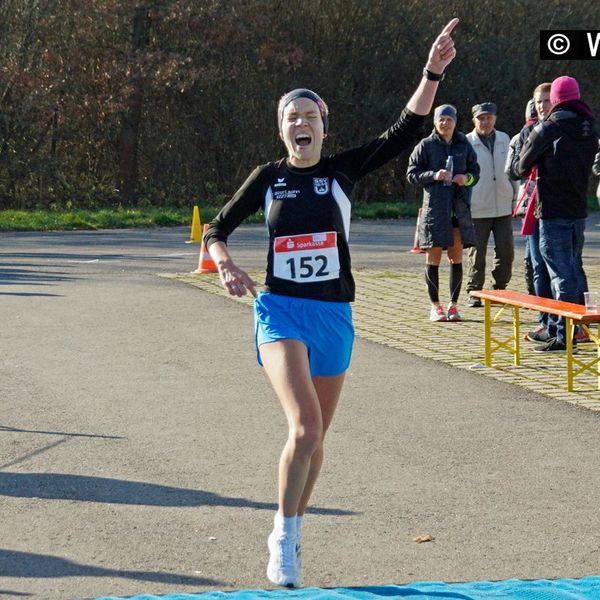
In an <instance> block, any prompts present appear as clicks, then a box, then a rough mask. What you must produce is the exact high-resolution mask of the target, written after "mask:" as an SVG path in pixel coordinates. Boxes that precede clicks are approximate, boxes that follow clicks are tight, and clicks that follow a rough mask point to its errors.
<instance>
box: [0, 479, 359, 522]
mask: <svg viewBox="0 0 600 600" xmlns="http://www.w3.org/2000/svg"><path fill="white" fill-rule="evenodd" d="M0 496H12V497H15V498H41V499H44V500H76V501H79V502H105V503H107V504H131V505H142V506H180V507H186V506H194V507H196V506H230V507H233V508H255V509H264V510H277V505H276V504H275V503H272V502H257V501H254V500H248V499H246V498H230V497H227V496H220V495H219V494H215V493H212V492H206V491H203V490H191V489H186V488H176V487H171V486H166V485H157V484H154V483H141V482H138V481H123V480H120V479H108V478H105V477H89V476H85V475H69V474H62V473H7V472H0ZM309 512H311V513H313V514H319V515H338V516H342V515H352V514H356V513H354V512H352V511H346V510H340V509H335V508H319V507H311V508H310V509H309Z"/></svg>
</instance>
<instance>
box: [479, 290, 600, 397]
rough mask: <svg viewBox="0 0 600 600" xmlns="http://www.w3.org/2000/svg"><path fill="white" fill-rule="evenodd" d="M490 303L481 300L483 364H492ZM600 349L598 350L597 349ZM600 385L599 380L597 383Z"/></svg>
mask: <svg viewBox="0 0 600 600" xmlns="http://www.w3.org/2000/svg"><path fill="white" fill-rule="evenodd" d="M491 306H492V303H491V302H490V301H489V300H485V299H484V301H483V332H484V335H483V339H484V344H485V349H484V354H485V366H486V367H491V366H492V309H491ZM599 351H600V350H599ZM598 385H600V380H599V384H598Z"/></svg>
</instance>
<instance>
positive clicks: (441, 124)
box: [406, 104, 479, 321]
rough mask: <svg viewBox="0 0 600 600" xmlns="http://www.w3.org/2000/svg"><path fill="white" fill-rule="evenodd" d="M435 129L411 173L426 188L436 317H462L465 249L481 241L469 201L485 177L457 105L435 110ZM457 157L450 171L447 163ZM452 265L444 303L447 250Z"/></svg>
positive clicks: (426, 244) (415, 155)
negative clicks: (442, 273) (442, 277)
mask: <svg viewBox="0 0 600 600" xmlns="http://www.w3.org/2000/svg"><path fill="white" fill-rule="evenodd" d="M433 124H434V130H433V131H432V132H431V135H430V136H429V137H426V138H425V139H424V140H421V141H420V142H419V144H418V145H417V146H416V147H415V149H414V150H413V152H412V154H411V156H410V159H409V163H408V170H407V172H406V176H407V178H408V181H409V182H410V183H412V184H414V185H418V186H421V187H422V188H423V208H422V214H421V220H420V222H419V232H418V234H419V247H420V248H421V249H423V250H425V263H426V264H425V283H426V284H427V292H428V294H429V299H430V301H431V312H430V315H429V319H430V320H431V321H460V320H461V316H460V313H459V312H458V307H457V302H458V297H459V294H460V290H461V287H462V275H463V271H462V257H463V248H469V247H470V246H472V245H473V244H474V243H475V233H474V231H473V223H472V221H471V210H470V208H469V202H470V197H471V186H473V185H475V183H477V179H478V178H479V166H478V165H477V156H476V155H475V151H474V150H473V148H472V146H471V144H469V142H468V141H467V138H466V136H465V134H464V133H462V132H460V131H458V130H457V129H456V109H455V108H454V106H452V105H450V104H442V105H441V106H438V107H437V108H436V109H435V111H434V113H433ZM449 156H452V158H453V166H452V171H450V170H449V169H448V168H447V167H446V165H447V160H448V157H449ZM443 250H446V251H447V252H448V262H449V263H450V294H449V295H450V298H449V299H450V303H449V304H448V309H447V311H446V310H445V309H444V307H443V306H442V305H441V304H440V297H439V266H440V262H441V260H442V251H443Z"/></svg>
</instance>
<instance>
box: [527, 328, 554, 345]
mask: <svg viewBox="0 0 600 600" xmlns="http://www.w3.org/2000/svg"><path fill="white" fill-rule="evenodd" d="M525 339H526V340H529V341H530V342H549V341H550V340H551V339H552V338H551V337H550V334H549V333H548V328H547V327H546V326H545V325H540V326H539V327H536V328H535V329H534V330H533V331H530V332H529V333H527V334H526V335H525Z"/></svg>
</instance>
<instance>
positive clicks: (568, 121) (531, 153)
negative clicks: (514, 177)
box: [519, 100, 598, 219]
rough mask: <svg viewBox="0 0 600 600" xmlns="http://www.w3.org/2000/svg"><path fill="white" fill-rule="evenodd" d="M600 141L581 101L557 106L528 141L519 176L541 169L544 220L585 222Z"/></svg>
mask: <svg viewBox="0 0 600 600" xmlns="http://www.w3.org/2000/svg"><path fill="white" fill-rule="evenodd" d="M597 150H598V137H597V134H596V131H595V129H594V117H593V114H592V112H591V110H590V109H589V107H588V106H587V105H586V104H585V103H584V102H581V101H579V100H572V101H567V102H563V103H561V104H556V105H555V106H553V107H552V111H551V112H550V115H549V116H548V117H547V118H546V119H545V120H544V121H542V122H541V123H540V124H539V125H536V126H535V127H534V128H533V131H532V132H531V134H530V135H529V137H528V138H527V140H526V142H525V144H524V146H523V149H522V150H521V155H520V160H519V174H520V175H521V176H522V177H525V176H526V175H527V174H528V173H529V171H530V170H531V167H532V166H533V165H537V166H538V179H537V189H538V203H537V206H536V213H537V215H536V216H538V217H539V218H542V219H584V218H585V217H586V216H587V200H586V199H587V188H588V183H589V177H590V174H591V172H592V164H593V162H594V156H595V155H596V152H597Z"/></svg>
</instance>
